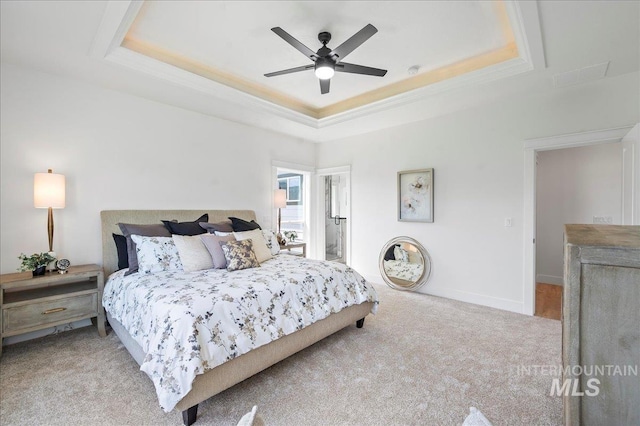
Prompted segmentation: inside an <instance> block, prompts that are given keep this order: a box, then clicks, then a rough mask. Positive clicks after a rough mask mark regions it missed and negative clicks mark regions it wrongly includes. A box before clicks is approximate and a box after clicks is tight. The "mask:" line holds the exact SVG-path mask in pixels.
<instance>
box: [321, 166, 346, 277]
mask: <svg viewBox="0 0 640 426" xmlns="http://www.w3.org/2000/svg"><path fill="white" fill-rule="evenodd" d="M331 175H340V176H341V177H342V176H344V178H345V180H346V181H345V188H346V191H347V194H346V197H347V224H346V226H345V227H346V234H347V235H346V236H345V238H346V244H345V263H346V264H347V265H350V264H351V220H352V219H353V217H352V215H351V213H352V210H351V166H350V165H347V166H339V167H327V168H323V169H316V179H315V182H316V184H315V187H316V206H317V208H316V209H315V212H316V215H315V216H316V219H315V223H316V224H317V226H316V227H315V228H316V232H315V233H314V234H315V247H314V248H315V257H316V259H320V260H325V258H326V247H325V242H326V241H325V217H324V215H325V211H326V207H325V197H324V196H325V192H324V178H325V176H331Z"/></svg>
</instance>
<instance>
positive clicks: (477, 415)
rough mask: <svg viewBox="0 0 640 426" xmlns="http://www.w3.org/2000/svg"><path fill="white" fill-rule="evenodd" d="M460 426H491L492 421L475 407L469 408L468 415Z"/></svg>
mask: <svg viewBox="0 0 640 426" xmlns="http://www.w3.org/2000/svg"><path fill="white" fill-rule="evenodd" d="M462 426H493V425H492V423H491V422H490V421H489V419H487V418H486V417H485V416H484V414H482V413H481V412H480V410H478V409H477V408H476V407H471V408H469V415H468V416H467V418H466V419H464V422H463V423H462Z"/></svg>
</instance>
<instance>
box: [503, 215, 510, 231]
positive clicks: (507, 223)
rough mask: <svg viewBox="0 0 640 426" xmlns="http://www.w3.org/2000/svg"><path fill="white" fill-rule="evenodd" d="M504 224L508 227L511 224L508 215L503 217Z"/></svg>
mask: <svg viewBox="0 0 640 426" xmlns="http://www.w3.org/2000/svg"><path fill="white" fill-rule="evenodd" d="M504 226H505V228H509V227H510V226H511V218H510V217H505V218H504Z"/></svg>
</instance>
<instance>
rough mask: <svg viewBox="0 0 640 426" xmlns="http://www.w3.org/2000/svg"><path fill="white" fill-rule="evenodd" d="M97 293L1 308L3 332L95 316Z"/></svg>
mask: <svg viewBox="0 0 640 426" xmlns="http://www.w3.org/2000/svg"><path fill="white" fill-rule="evenodd" d="M97 312H98V294H97V293H91V294H82V295H79V296H71V297H65V298H62V299H57V300H49V301H46V302H39V303H30V304H28V305H22V306H13V307H9V308H5V309H3V310H2V317H3V318H2V319H3V321H2V323H3V327H2V328H3V330H2V332H3V333H8V332H13V331H17V330H25V329H29V328H34V327H41V326H46V325H47V324H54V323H60V322H61V321H65V320H68V319H69V320H71V319H77V318H79V317H90V316H96V315H97Z"/></svg>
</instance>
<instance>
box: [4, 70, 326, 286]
mask: <svg viewBox="0 0 640 426" xmlns="http://www.w3.org/2000/svg"><path fill="white" fill-rule="evenodd" d="M0 71H1V78H2V79H1V83H0V84H1V87H2V91H1V98H0V108H1V111H2V113H1V121H0V161H1V162H0V173H1V174H0V176H1V184H2V191H1V193H0V235H1V238H0V240H1V246H0V271H1V272H2V273H9V272H15V271H16V268H17V267H18V265H19V261H18V259H17V256H18V255H19V254H20V253H21V252H25V253H33V252H36V251H37V252H40V251H47V249H48V242H47V241H48V240H47V211H46V210H41V209H35V208H34V207H33V174H34V173H36V172H46V170H47V169H48V168H52V169H53V171H54V172H57V173H62V174H64V175H65V176H66V179H67V206H66V208H65V209H63V210H56V211H54V219H55V235H54V250H55V251H56V252H57V254H58V255H59V256H64V257H66V258H68V259H69V260H71V263H72V264H76V265H77V264H83V263H102V260H101V259H102V255H101V241H100V235H101V233H100V211H101V210H106V209H174V208H175V209H199V208H203V209H204V208H220V209H225V208H238V209H253V210H255V211H256V214H257V217H258V220H259V221H260V222H262V223H264V222H270V223H271V224H272V223H274V222H272V216H273V215H274V214H275V211H274V210H273V209H272V208H271V206H272V200H271V197H272V189H273V182H272V181H271V162H272V161H273V160H277V161H286V162H291V163H297V164H303V165H309V166H313V165H314V162H315V147H314V146H313V144H311V143H309V142H305V141H302V140H299V139H296V138H292V137H288V136H283V135H280V134H276V133H271V132H268V131H264V130H259V129H256V128H252V127H249V126H245V125H241V124H236V123H232V122H229V121H225V120H220V119H216V118H213V117H210V116H205V115H201V114H198V113H194V112H191V111H187V110H183V109H180V108H175V107H172V106H168V105H164V104H160V103H156V102H152V101H148V100H145V99H141V98H138V97H134V96H130V95H126V94H123V93H119V92H115V91H111V90H106V89H103V88H99V87H97V86H93V85H88V84H84V83H81V82H77V81H73V80H69V79H65V78H60V77H57V76H53V75H50V74H44V73H40V72H36V71H33V70H31V69H25V68H21V67H16V66H11V65H2V68H1V70H0ZM194 219H195V218H194ZM268 224H269V223H268Z"/></svg>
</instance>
